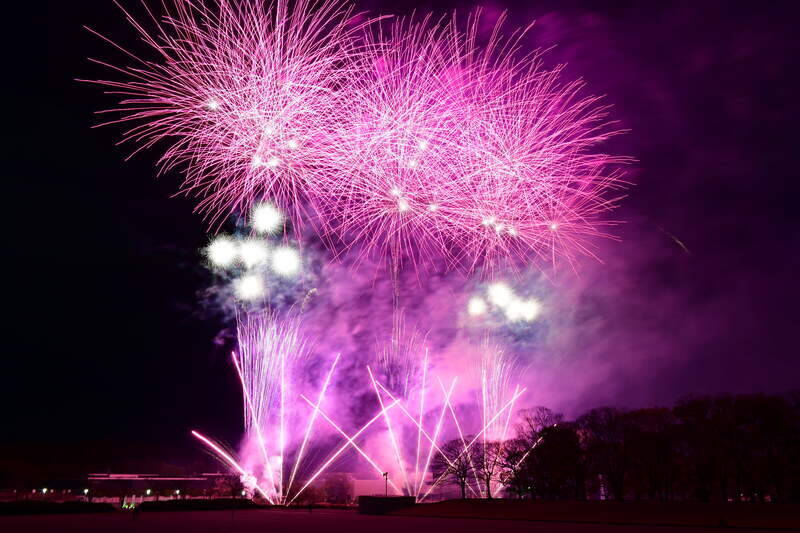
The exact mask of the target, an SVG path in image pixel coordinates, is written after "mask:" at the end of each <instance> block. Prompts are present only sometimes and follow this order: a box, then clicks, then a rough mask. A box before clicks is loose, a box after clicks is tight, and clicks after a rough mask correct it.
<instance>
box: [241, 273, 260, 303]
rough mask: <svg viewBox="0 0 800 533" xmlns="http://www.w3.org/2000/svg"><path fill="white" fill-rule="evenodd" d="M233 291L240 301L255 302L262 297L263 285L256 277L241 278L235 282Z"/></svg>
mask: <svg viewBox="0 0 800 533" xmlns="http://www.w3.org/2000/svg"><path fill="white" fill-rule="evenodd" d="M235 290H236V296H237V297H238V298H239V299H240V300H255V299H256V298H260V297H261V296H263V295H264V283H263V282H262V281H261V277H259V276H257V275H248V276H242V277H241V278H239V279H238V280H236V282H235Z"/></svg>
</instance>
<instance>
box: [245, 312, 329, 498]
mask: <svg viewBox="0 0 800 533" xmlns="http://www.w3.org/2000/svg"><path fill="white" fill-rule="evenodd" d="M237 335H238V341H239V349H238V351H237V352H236V356H237V357H236V361H235V366H236V370H237V373H239V377H240V381H241V383H242V390H243V394H244V396H245V402H244V404H245V405H244V414H245V429H246V430H247V431H254V432H255V434H256V438H257V440H258V444H259V447H260V448H261V451H262V454H263V455H264V465H263V468H264V470H265V471H266V472H267V475H268V477H269V480H270V491H271V492H273V493H274V494H275V500H276V502H278V503H283V502H284V500H285V498H286V496H287V494H286V491H284V484H283V481H284V480H283V477H284V475H283V474H284V470H285V465H284V462H285V452H286V444H287V442H288V439H289V435H288V433H287V422H288V420H287V418H288V417H289V416H292V417H294V416H296V415H297V413H295V412H294V411H295V409H294V408H295V402H290V401H289V396H290V390H291V382H292V381H293V380H294V379H296V378H297V377H298V373H299V368H298V366H299V363H300V362H301V361H302V360H303V359H304V358H305V357H306V356H307V354H308V352H309V348H310V347H309V345H308V344H307V343H306V342H305V340H303V338H302V337H301V335H300V324H299V322H298V321H297V320H294V319H280V320H279V319H277V318H276V317H275V315H274V314H272V313H268V312H256V313H248V314H244V315H240V316H239V317H238V323H237ZM312 417H313V414H312ZM270 439H274V440H275V441H277V447H278V449H277V450H274V451H275V453H276V454H277V456H276V457H273V456H271V455H270V454H269V450H268V449H267V446H266V442H267V441H268V440H270ZM273 460H275V461H277V462H278V464H277V465H276V466H275V467H273V465H272V462H273Z"/></svg>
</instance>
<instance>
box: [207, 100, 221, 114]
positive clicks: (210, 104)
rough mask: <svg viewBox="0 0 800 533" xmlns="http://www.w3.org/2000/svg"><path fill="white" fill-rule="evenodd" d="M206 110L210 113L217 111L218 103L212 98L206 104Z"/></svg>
mask: <svg viewBox="0 0 800 533" xmlns="http://www.w3.org/2000/svg"><path fill="white" fill-rule="evenodd" d="M206 108H208V109H209V110H210V111H217V110H218V109H219V102H217V101H216V100H214V99H213V98H212V99H211V100H209V101H208V102H206Z"/></svg>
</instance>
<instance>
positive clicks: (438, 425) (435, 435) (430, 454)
mask: <svg viewBox="0 0 800 533" xmlns="http://www.w3.org/2000/svg"><path fill="white" fill-rule="evenodd" d="M456 381H457V378H453V381H452V383H451V384H450V389H449V390H447V391H445V390H444V385H442V382H441V381H440V382H439V385H441V386H442V394H444V403H442V410H441V413H440V414H439V421H438V422H437V423H436V429H435V430H434V432H433V439H431V445H430V446H429V447H428V458H427V459H425V466H424V467H422V476H421V478H420V479H421V481H420V483H419V485H418V486H417V490H416V492H415V493H414V498H415V499H416V500H417V501H419V493H420V490H421V489H422V483H423V482H424V481H425V476H426V475H427V474H428V467H429V466H430V464H431V458H432V457H433V443H434V442H436V440H437V439H438V438H439V431H440V430H441V429H442V422H443V421H444V414H445V413H446V412H447V403H448V402H449V401H450V396H451V395H452V394H453V389H454V388H455V386H456Z"/></svg>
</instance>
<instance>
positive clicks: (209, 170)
mask: <svg viewBox="0 0 800 533" xmlns="http://www.w3.org/2000/svg"><path fill="white" fill-rule="evenodd" d="M171 3H172V6H173V7H172V10H171V12H167V13H166V14H165V15H164V16H163V17H162V18H161V19H160V20H157V19H155V17H153V16H152V14H151V15H150V16H151V22H152V23H153V25H154V27H155V29H154V30H152V31H149V30H147V29H146V28H145V26H144V25H143V24H140V23H139V22H138V21H137V20H135V19H134V18H133V17H132V16H131V15H130V14H128V13H127V12H126V16H127V18H128V20H129V22H130V23H131V25H132V26H133V27H134V28H135V29H136V30H137V32H138V33H139V35H140V37H141V38H142V40H143V41H144V42H145V43H146V44H147V45H148V46H149V47H150V48H151V49H152V51H153V52H155V57H156V59H155V60H152V61H151V60H147V59H143V58H141V57H139V56H137V55H135V54H133V53H131V52H128V51H127V50H124V49H123V48H122V47H120V46H118V45H116V44H114V43H113V42H112V41H110V40H109V39H106V38H104V37H103V39H105V40H106V41H108V42H109V43H111V44H112V45H114V46H115V47H116V48H118V49H119V50H121V51H122V52H124V53H125V54H126V57H127V58H128V59H129V65H128V66H124V67H117V66H114V65H111V64H109V63H106V62H102V61H97V62H98V63H100V64H102V65H104V66H106V67H108V68H110V69H111V70H112V71H113V72H114V73H116V74H118V75H121V80H118V81H115V80H99V81H91V83H96V84H99V85H102V86H104V87H107V88H108V89H109V93H111V94H115V95H119V96H121V97H122V98H123V99H122V101H121V102H120V105H119V107H118V108H116V109H110V110H107V111H104V112H102V113H111V114H117V115H118V117H117V118H115V119H113V120H109V121H106V122H104V123H103V124H101V125H106V124H118V123H123V124H130V125H131V127H130V129H128V130H127V131H126V132H125V133H124V137H123V142H131V143H134V144H138V148H137V150H136V151H138V150H141V149H142V148H151V147H153V146H154V145H156V144H160V145H162V146H166V149H165V150H164V152H163V155H162V156H161V158H160V161H159V163H160V170H161V171H162V172H165V171H169V170H171V169H179V170H181V171H183V172H184V174H185V180H184V185H183V189H184V191H185V192H187V193H189V194H194V195H197V196H199V197H201V198H202V200H201V202H200V204H199V209H200V210H201V211H202V212H204V213H207V214H210V215H211V218H212V223H213V222H214V221H215V220H218V219H219V218H220V217H224V216H226V215H228V214H230V213H235V212H240V213H241V212H247V210H249V209H250V207H252V205H253V204H254V203H255V202H258V201H261V200H262V199H264V198H269V199H271V200H273V201H275V202H277V204H278V205H279V206H280V207H281V208H283V209H285V210H287V211H289V212H291V213H295V214H297V215H300V214H301V213H302V211H303V209H302V207H303V205H304V204H305V202H307V201H308V196H307V195H308V193H309V192H311V191H310V186H309V184H310V183H312V182H313V180H312V179H311V178H310V174H311V170H312V169H313V168H314V167H316V166H318V165H319V162H318V159H319V158H320V157H323V156H325V154H326V153H327V151H326V149H325V145H326V144H327V143H328V142H330V136H329V135H327V132H328V131H330V130H331V122H332V121H333V120H335V119H336V117H337V115H338V107H337V106H338V105H339V101H338V100H337V99H336V98H335V92H336V88H337V87H339V86H340V85H341V84H342V83H344V82H345V80H347V79H348V78H350V77H352V76H353V75H354V74H353V72H352V71H351V70H350V68H351V67H352V66H353V62H352V60H350V59H349V56H350V55H353V54H357V53H358V52H357V50H356V49H355V45H356V41H355V39H354V38H353V37H352V36H353V34H354V33H355V32H358V31H359V29H360V24H359V23H358V22H357V19H358V17H353V16H352V9H351V7H349V6H347V5H346V4H345V3H344V2H342V1H341V0H323V1H321V2H310V1H308V0H299V1H298V2H293V3H292V5H291V8H290V7H289V6H288V2H287V1H286V0H278V1H277V3H271V4H264V3H262V2H231V1H228V0H216V1H213V2H209V5H205V4H203V3H201V2H194V1H191V0H172V2H171ZM148 13H149V12H148ZM90 31H91V30H90ZM93 33H94V32H93ZM98 35H99V34H98ZM101 37H102V36H101ZM85 81H90V80H85ZM134 153H135V152H134ZM295 218H296V219H297V220H298V221H299V220H302V217H301V216H296V217H295Z"/></svg>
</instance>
